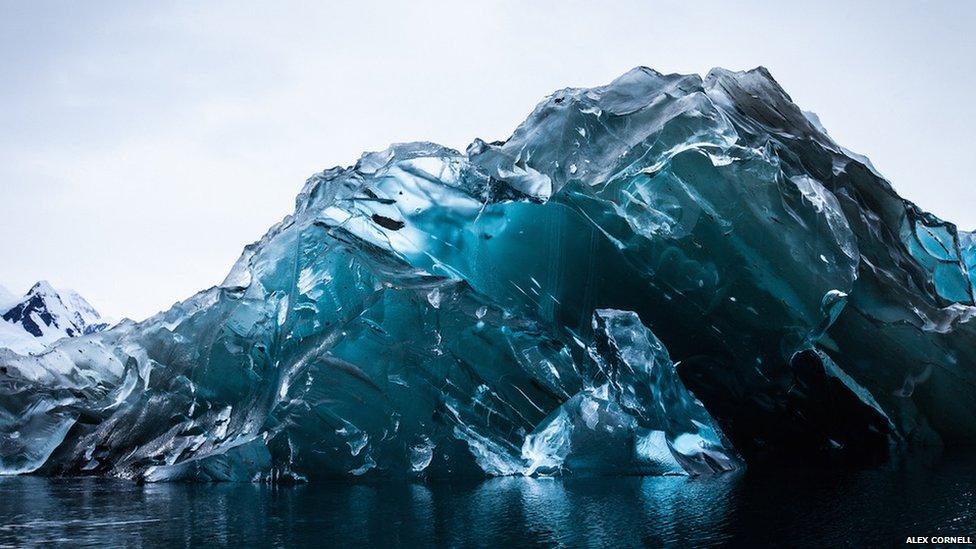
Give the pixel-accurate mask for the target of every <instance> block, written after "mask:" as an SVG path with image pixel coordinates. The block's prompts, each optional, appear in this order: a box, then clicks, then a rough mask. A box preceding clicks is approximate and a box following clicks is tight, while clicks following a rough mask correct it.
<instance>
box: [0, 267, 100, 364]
mask: <svg viewBox="0 0 976 549" xmlns="http://www.w3.org/2000/svg"><path fill="white" fill-rule="evenodd" d="M6 293H7V298H6V299H2V298H0V305H3V307H2V308H0V318H2V319H3V320H4V321H5V323H6V324H8V325H9V326H6V327H4V328H6V329H5V330H4V333H5V334H6V335H18V336H27V337H26V339H25V338H23V337H17V338H12V337H11V338H8V337H4V338H0V347H9V348H12V349H14V350H18V349H20V350H27V351H34V350H37V349H38V346H40V347H41V348H43V347H44V346H46V345H49V344H51V343H53V342H55V341H57V340H58V339H61V338H63V337H77V336H80V335H84V334H90V333H94V332H97V331H100V330H103V329H105V328H106V327H108V325H109V324H110V323H109V322H107V321H106V320H105V319H103V318H102V317H101V315H100V314H99V313H98V311H97V310H95V308H94V307H92V306H91V304H90V303H88V301H87V300H85V298H83V297H82V296H81V295H79V294H78V292H75V291H74V290H60V291H59V290H57V289H55V288H54V286H52V285H51V283H50V282H48V281H47V280H39V281H38V282H36V283H35V284H34V285H33V286H31V288H30V289H29V290H28V291H27V293H26V294H24V296H23V297H21V298H19V299H17V298H14V299H13V300H12V303H11V300H10V297H9V292H6ZM0 297H2V296H0ZM11 328H12V329H11ZM18 328H19V330H20V331H23V332H24V333H23V334H19V333H18V330H17V329H18ZM31 337H33V338H34V339H35V340H36V341H31V339H30V338H31Z"/></svg>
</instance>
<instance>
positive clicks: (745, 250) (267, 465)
mask: <svg viewBox="0 0 976 549" xmlns="http://www.w3.org/2000/svg"><path fill="white" fill-rule="evenodd" d="M974 242H976V240H974V237H973V235H972V234H971V233H965V232H962V231H959V230H958V229H957V228H956V227H955V226H954V225H952V224H951V223H948V222H945V221H943V220H940V219H939V218H937V217H936V216H934V215H932V214H929V213H926V212H924V211H922V210H920V209H919V208H918V207H916V206H915V205H914V204H912V203H911V202H909V201H906V200H904V199H902V198H901V197H899V196H898V194H897V193H895V191H894V190H893V188H892V187H891V185H890V184H889V182H888V181H887V180H885V179H884V178H883V177H882V176H881V175H880V174H879V173H878V171H877V170H876V169H875V168H874V167H873V166H872V165H871V164H870V162H869V161H868V160H867V159H866V158H863V157H860V156H858V155H856V154H854V153H851V152H850V151H847V150H846V149H844V148H843V147H841V146H840V145H838V144H837V143H835V142H834V141H833V139H832V138H831V137H830V136H829V135H828V134H827V133H826V131H825V130H824V129H823V127H822V126H821V124H820V123H819V121H818V119H817V118H816V116H815V115H812V114H809V113H804V112H803V111H801V110H800V108H799V107H798V106H797V105H795V104H794V103H793V101H792V100H791V99H790V97H789V96H788V95H787V93H786V92H785V91H784V90H783V89H782V88H781V87H780V86H779V84H777V83H776V81H775V80H774V79H773V78H772V76H771V75H770V74H769V72H768V71H766V70H765V69H763V68H758V69H754V70H751V71H746V72H731V71H727V70H724V69H714V70H713V71H711V72H710V73H709V74H708V75H707V76H706V77H704V78H702V77H700V76H698V75H677V74H670V75H665V74H661V73H658V72H656V71H653V70H651V69H648V68H644V67H640V68H636V69H634V70H632V71H630V72H628V73H627V74H624V75H623V76H621V77H619V78H618V79H616V80H614V81H613V82H611V83H610V84H608V85H605V86H600V87H596V88H591V89H576V88H571V89H564V90H560V91H557V92H555V93H554V94H552V95H551V96H549V97H547V98H546V99H545V100H543V101H542V103H540V104H539V105H538V106H537V107H536V108H535V110H534V111H533V112H532V113H531V114H530V115H529V116H528V118H527V119H526V121H525V122H524V123H523V124H522V125H520V126H519V127H518V128H517V129H516V130H515V132H514V133H513V134H512V136H511V137H510V138H509V139H507V140H506V141H503V142H493V143H488V142H485V141H482V140H475V142H474V143H472V144H471V145H470V146H469V147H468V148H467V150H466V151H465V152H460V151H456V150H452V149H449V148H446V147H443V146H440V145H436V144H433V143H426V142H417V143H407V144H398V145H393V146H391V147H390V148H389V149H387V150H385V151H382V152H372V153H367V154H364V155H363V156H362V158H361V159H360V160H359V161H358V162H357V163H356V164H355V165H354V166H352V167H348V168H332V169H328V170H325V171H323V172H321V173H318V174H315V175H313V176H312V177H311V178H310V179H309V180H308V181H307V182H306V183H305V186H304V187H303V188H302V190H301V192H300V193H299V195H298V198H297V200H296V207H295V211H294V212H293V213H292V214H291V215H289V216H287V217H286V218H284V220H282V221H281V222H280V223H279V224H277V225H275V226H274V227H272V228H271V229H270V230H269V231H268V232H267V234H265V235H264V237H263V238H262V239H261V240H259V241H258V242H255V243H254V244H251V245H249V246H247V247H246V248H245V249H244V252H243V254H242V255H241V257H240V259H239V260H238V261H237V263H236V264H235V265H234V266H233V267H232V269H231V270H230V273H229V274H228V276H227V278H226V279H225V280H224V282H223V283H222V284H220V285H219V286H217V287H213V288H210V289H207V290H205V291H202V292H200V293H199V294H197V295H195V296H193V297H191V298H189V299H187V300H186V301H183V302H181V303H178V304H176V305H174V306H173V307H172V308H171V309H169V310H168V311H165V312H161V313H159V314H157V315H156V316H154V317H152V318H149V319H147V320H145V321H143V322H132V321H123V322H122V323H119V324H118V325H116V326H114V327H112V328H110V329H107V330H105V331H102V332H99V333H95V334H89V335H83V336H82V337H78V338H72V339H64V340H61V341H59V342H58V343H57V344H56V345H54V346H53V347H52V348H51V349H49V350H47V351H45V352H43V353H39V354H36V355H33V356H25V355H20V354H17V353H15V352H13V351H10V350H3V349H0V472H2V473H5V474H20V473H35V474H45V475H108V476H115V477H121V478H129V479H136V480H146V481H165V480H205V481H213V480H239V481H267V482H293V481H305V480H314V479H318V478H328V477H344V476H352V477H355V476H378V475H379V476H413V475H423V476H431V477H433V476H460V475H484V474H489V475H549V474H566V475H572V474H690V475H700V474H712V473H716V472H722V471H728V470H732V469H737V468H740V467H742V466H743V465H744V464H751V463H766V462H771V461H772V462H775V461H789V462H795V461H807V460H813V461H817V460H822V459H833V458H837V457H840V458H844V459H847V458H851V459H864V458H868V459H878V458H884V457H887V456H890V455H892V454H893V453H896V452H903V451H906V450H907V449H909V448H912V447H914V446H928V445H944V444H945V445H949V444H969V443H973V442H976V414H974V413H973V410H976V391H974V387H976V345H974V343H976V321H974V320H973V318H974V317H976V306H974V301H973V295H974V287H976V278H974V275H973V269H974V268H976V244H974Z"/></svg>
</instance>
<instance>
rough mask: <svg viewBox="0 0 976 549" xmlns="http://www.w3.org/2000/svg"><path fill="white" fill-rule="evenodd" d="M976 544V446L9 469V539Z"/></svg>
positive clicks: (3, 501) (5, 532)
mask: <svg viewBox="0 0 976 549" xmlns="http://www.w3.org/2000/svg"><path fill="white" fill-rule="evenodd" d="M908 536H969V537H971V538H972V539H973V540H974V541H976V455H972V454H968V455H966V454H964V455H958V454H956V455H952V456H938V457H933V456H929V457H915V458H912V459H908V460H904V461H902V462H899V463H894V464H887V465H884V466H880V467H871V468H861V469H849V468H838V469H823V468H818V469H802V468H798V469H777V470H774V471H757V470H755V468H752V469H750V470H748V471H744V472H740V473H733V474H727V475H721V476H717V477H707V478H687V477H645V478H639V477H598V478H575V479H574V478H569V479H550V478H542V479H536V478H495V479H489V480H484V481H480V482H479V481H470V482H433V481H430V482H421V481H414V482H405V481H381V480H376V481H363V482H334V483H332V482H329V483H316V484H307V485H298V486H267V485H258V484H255V485H252V484H229V483H226V484H180V483H168V484H147V485H139V484H135V483H131V482H127V481H119V480H107V479H95V478H84V479H49V478H40V477H0V546H17V547H25V546H26V547H33V546H38V545H47V544H64V545H67V546H72V547H77V546H98V547H105V546H129V547H133V546H134V547H139V546H152V547H159V546H197V545H207V546H225V547H240V546H255V545H256V546H262V547H268V546H280V547H296V546H315V547H347V546H370V547H381V548H391V547H417V546H438V547H520V546H542V547H554V546H565V547H631V546H633V547H640V546H652V547H654V546H681V547H686V546H721V545H746V546H767V545H778V546H790V547H803V546H818V547H823V546H837V545H849V546H861V547H863V546H892V545H901V544H903V543H904V542H905V540H906V538H907V537H908Z"/></svg>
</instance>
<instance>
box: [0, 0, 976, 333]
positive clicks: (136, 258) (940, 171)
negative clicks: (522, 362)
mask: <svg viewBox="0 0 976 549" xmlns="http://www.w3.org/2000/svg"><path fill="white" fill-rule="evenodd" d="M164 4H166V5H164ZM234 4H237V3H236V2H235V3H227V4H220V3H217V2H206V3H202V2H193V3H191V2H185V3H182V5H176V4H169V3H164V2H147V3H144V4H139V3H135V2H117V3H115V5H110V4H108V3H101V2H64V3H52V2H40V1H31V2H13V1H9V2H2V3H0V102H2V103H0V285H4V286H6V287H7V288H9V289H11V290H13V291H16V292H22V291H25V290H26V289H27V287H28V286H30V285H31V284H32V283H33V282H34V281H36V280H38V279H41V278H45V279H48V280H50V281H51V282H52V283H53V284H55V286H64V287H72V288H75V289H77V290H78V291H79V292H81V294H82V295H84V296H86V297H87V298H88V299H89V300H90V301H91V302H92V304H94V305H95V306H96V307H97V308H99V309H100V310H102V311H103V312H104V313H107V314H109V315H113V316H116V317H122V316H129V317H132V318H137V319H138V318H143V317H145V316H148V315H150V314H152V313H153V312H156V311H157V310H160V309H163V308H166V307H168V306H169V305H171V304H172V303H173V302H175V301H177V300H180V299H183V298H186V297H188V296H189V295H191V294H193V293H194V292H196V291H198V290H200V289H203V288H205V287H209V286H211V285H213V284H216V283H218V282H220V280H221V279H222V278H223V276H224V275H225V274H226V272H227V271H228V269H229V268H230V266H231V264H232V263H233V262H234V260H235V259H236V257H237V256H238V254H239V253H240V251H241V248H242V247H243V246H244V245H245V244H247V243H249V242H251V241H253V240H255V239H257V238H259V237H260V236H261V235H262V234H263V233H264V231H265V229H267V228H268V227H269V226H270V225H272V224H273V223H275V222H277V221H278V220H280V219H281V217H283V216H284V215H286V214H288V213H290V211H291V210H292V208H293V205H294V197H295V195H296V194H297V193H298V191H299V189H300V188H301V185H302V183H303V182H304V180H305V179H306V178H307V177H308V176H309V175H310V174H311V173H313V172H316V171H318V170H321V169H323V168H326V167H331V166H334V165H348V164H351V163H353V162H354V161H355V160H356V159H357V158H358V157H359V155H360V153H361V152H362V151H363V150H376V149H383V148H385V147H386V146H387V145H388V144H389V143H391V142H398V141H412V140H431V141H436V142H439V143H442V144H445V145H448V146H452V147H455V148H460V149H463V148H464V147H465V146H466V145H467V143H469V142H470V141H471V139H472V138H474V137H482V138H485V139H488V140H493V139H503V138H505V137H507V136H508V135H509V134H510V133H511V131H512V130H513V129H514V128H515V126H516V125H517V124H518V123H519V122H521V121H522V119H523V118H524V117H525V115H526V114H527V113H529V112H530V111H531V110H532V108H533V106H534V105H535V104H536V103H537V102H538V101H539V100H540V99H541V98H542V97H544V96H545V95H547V94H548V93H550V92H552V91H553V90H555V89H558V88H562V87H567V86H593V85H599V84H603V83H606V82H609V81H610V80H612V79H613V78H614V77H615V76H617V75H619V74H621V73H623V72H625V71H626V70H628V69H630V68H631V67H634V66H636V65H647V66H650V67H653V68H656V69H658V70H660V71H663V72H682V73H691V72H698V73H705V72H707V71H708V69H709V68H711V67H713V66H724V67H727V68H730V69H749V68H752V67H755V66H757V65H765V66H766V67H768V68H769V69H770V70H771V71H772V73H773V75H774V76H775V77H776V79H777V80H778V81H779V82H780V83H781V84H782V85H783V86H784V87H785V88H786V90H787V91H788V92H789V93H790V94H791V95H792V97H793V99H794V100H795V101H796V102H797V103H798V104H799V105H800V106H801V107H803V108H804V109H806V110H812V111H815V112H817V113H818V114H819V115H820V118H821V120H822V121H823V123H824V125H825V126H826V128H827V129H828V130H829V131H830V133H831V134H832V135H833V137H834V138H835V139H836V140H837V141H839V142H840V143H841V144H843V145H845V146H846V147H847V148H849V149H852V150H854V151H856V152H859V153H862V154H866V155H868V156H869V157H870V158H871V159H872V160H873V162H874V164H875V166H877V168H878V169H879V170H880V171H881V172H882V173H883V174H885V175H886V177H888V178H889V179H890V180H891V181H892V182H893V183H894V185H895V188H896V189H898V190H899V191H900V192H901V193H902V194H903V195H904V196H907V197H908V198H910V199H912V200H914V201H916V202H917V203H919V204H920V205H921V206H923V207H924V208H926V209H929V210H931V211H933V212H935V213H936V214H937V215H939V216H941V217H943V218H945V219H948V220H952V221H955V222H957V223H958V224H959V225H960V226H961V227H962V228H966V229H972V228H976V208H974V207H976V185H974V182H973V177H972V175H971V171H972V169H973V168H972V165H971V161H972V159H973V155H974V153H973V149H974V146H973V138H972V135H973V127H974V125H976V111H974V106H973V105H974V99H973V97H972V94H973V90H974V89H976V86H974V84H976V70H974V69H976V54H974V52H976V43H974V36H976V32H974V23H976V2H964V1H958V2H910V3H909V2H906V3H898V2H877V3H872V2H856V3H855V2H846V1H845V2H802V3H795V4H791V3H787V2H776V3H773V2H755V3H750V2H736V3H734V4H735V5H733V3H732V2H718V3H710V2H703V1H700V0H699V1H695V2H687V1H680V2H651V1H645V2H605V3H604V2H570V1H559V2H491V1H480V2H445V3H426V2H416V1H411V2H402V3H397V4H396V5H395V4H394V3H393V2H383V3H370V2H362V1H359V2H348V3H336V4H333V5H324V3H323V5H321V6H318V7H309V6H308V5H307V4H313V2H296V3H293V4H288V3H283V2H266V3H263V4H265V6H264V7H260V6H258V3H253V5H252V7H248V8H242V7H239V6H235V5H234ZM854 4H856V5H854Z"/></svg>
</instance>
